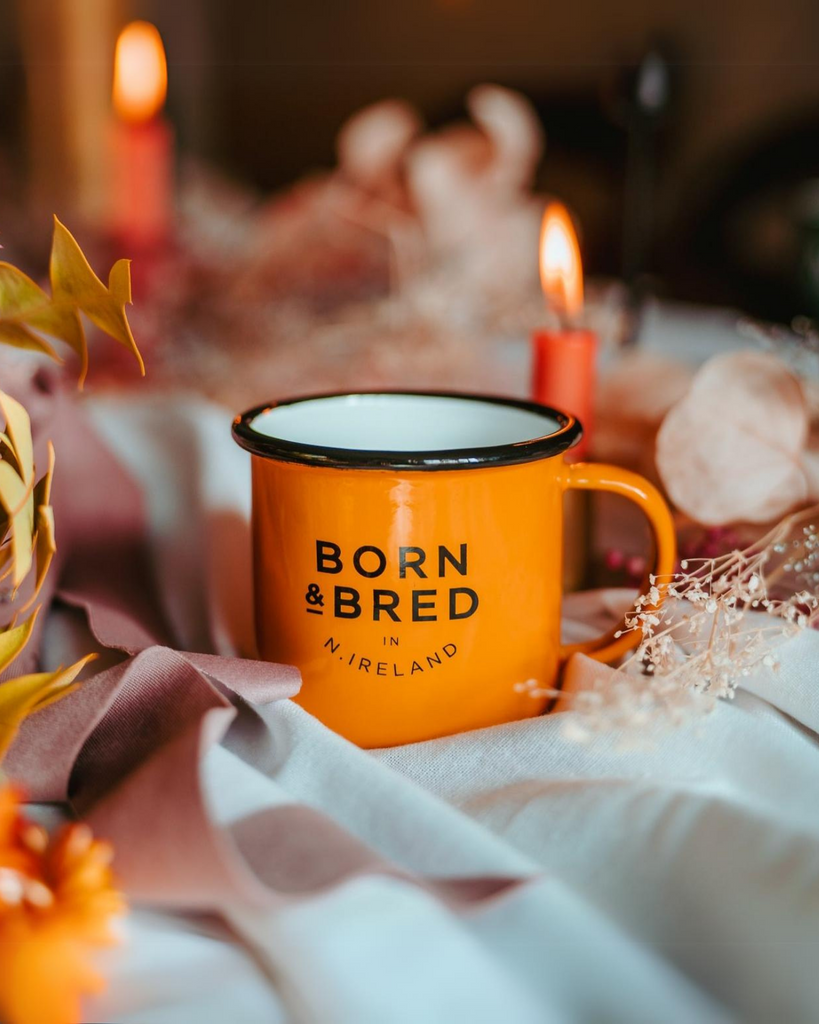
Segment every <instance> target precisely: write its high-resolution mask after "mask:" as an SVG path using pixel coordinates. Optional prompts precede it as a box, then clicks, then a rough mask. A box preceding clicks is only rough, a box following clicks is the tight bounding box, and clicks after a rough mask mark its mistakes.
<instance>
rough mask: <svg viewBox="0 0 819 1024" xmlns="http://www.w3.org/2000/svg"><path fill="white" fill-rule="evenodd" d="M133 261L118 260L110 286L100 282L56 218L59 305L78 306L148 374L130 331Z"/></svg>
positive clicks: (53, 269)
mask: <svg viewBox="0 0 819 1024" xmlns="http://www.w3.org/2000/svg"><path fill="white" fill-rule="evenodd" d="M130 268H131V261H130V260H117V262H116V263H115V264H114V265H113V267H112V268H111V273H110V274H109V276H108V287H107V288H106V287H105V285H104V284H103V283H102V281H100V279H99V278H98V277H97V275H96V274H95V273H94V271H93V270H92V269H91V266H90V264H89V262H88V260H87V259H86V258H85V255H84V254H83V251H82V249H81V248H80V247H79V245H78V244H77V240H76V239H75V238H74V236H73V235H72V234H71V232H70V231H69V230H68V228H67V227H66V226H65V225H64V224H62V223H61V222H60V221H59V220H58V219H57V217H55V218H54V240H53V242H52V245H51V266H50V276H51V292H52V297H53V301H54V303H55V305H56V306H57V308H65V307H72V306H73V307H75V308H77V309H79V310H81V311H82V312H83V313H85V315H86V316H87V317H88V319H89V320H90V321H91V322H92V323H94V324H96V326H97V327H99V328H100V330H102V331H105V333H106V334H108V335H109V336H110V337H112V338H113V339H114V340H115V341H118V342H119V343H120V344H121V345H124V346H125V347H126V348H127V349H129V350H130V351H131V352H132V353H133V355H134V356H135V358H136V360H137V362H138V363H139V369H140V373H142V375H143V376H144V375H145V364H144V362H143V361H142V356H141V355H140V352H139V349H138V348H137V346H136V342H135V341H134V336H133V334H132V333H131V327H130V325H129V323H128V318H127V317H126V315H125V307H126V305H130V303H131V269H130Z"/></svg>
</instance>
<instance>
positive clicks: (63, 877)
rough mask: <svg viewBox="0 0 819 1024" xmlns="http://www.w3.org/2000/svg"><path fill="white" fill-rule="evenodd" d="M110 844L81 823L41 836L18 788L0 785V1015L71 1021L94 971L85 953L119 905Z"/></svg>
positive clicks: (18, 1023) (108, 931)
mask: <svg viewBox="0 0 819 1024" xmlns="http://www.w3.org/2000/svg"><path fill="white" fill-rule="evenodd" d="M111 857H112V850H111V847H110V846H109V845H108V844H107V843H103V842H100V841H99V840H95V839H94V838H93V836H92V834H91V831H90V829H89V828H88V827H87V826H86V825H82V824H72V825H68V826H66V827H65V828H64V829H62V831H61V832H60V833H59V834H58V836H57V837H56V838H55V839H54V840H53V841H51V842H50V841H49V838H48V835H47V833H46V832H45V830H44V829H42V828H40V826H38V825H34V824H32V823H31V822H27V821H26V820H25V819H24V818H23V817H22V815H21V814H20V794H19V792H18V791H17V790H15V789H13V788H11V787H8V786H7V787H5V788H3V787H0V964H2V971H0V1020H2V1021H3V1022H4V1024H75V1022H77V1021H79V1020H80V1017H81V1009H80V998H81V996H82V995H84V994H86V993H92V992H97V991H99V990H100V988H101V987H102V979H101V978H100V976H99V974H98V973H97V972H96V971H95V970H94V969H93V968H92V966H91V964H90V953H91V951H92V950H93V949H94V948H95V947H98V946H104V945H110V944H112V943H113V942H115V941H116V936H115V933H114V930H113V928H112V922H113V920H114V919H115V918H117V917H119V916H120V915H121V914H122V913H123V912H124V909H125V904H124V901H123V899H122V897H121V896H120V895H119V893H118V892H116V890H115V889H114V888H113V885H112V876H111V869H110V863H111Z"/></svg>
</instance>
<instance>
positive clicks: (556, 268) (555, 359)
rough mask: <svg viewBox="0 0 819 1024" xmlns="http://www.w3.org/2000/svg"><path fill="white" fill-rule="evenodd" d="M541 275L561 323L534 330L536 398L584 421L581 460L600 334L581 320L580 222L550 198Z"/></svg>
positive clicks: (590, 420)
mask: <svg viewBox="0 0 819 1024" xmlns="http://www.w3.org/2000/svg"><path fill="white" fill-rule="evenodd" d="M540 280H541V284H542V286H543V293H544V295H545V296H546V298H547V299H548V301H549V305H550V306H551V307H552V308H554V309H555V310H556V311H557V313H558V315H559V316H560V319H561V326H560V327H558V328H552V329H547V328H544V329H542V330H536V331H535V332H534V333H533V335H532V349H533V365H532V397H533V398H534V400H535V401H536V402H543V404H544V405H553V406H555V407H556V408H558V409H562V410H563V411H565V412H570V413H572V415H574V416H576V417H577V418H578V419H579V420H580V422H581V424H582V426H583V439H582V440H581V442H580V444H579V445H578V446H577V447H576V448H574V449H573V450H572V452H571V453H570V457H571V458H575V459H579V458H583V456H584V455H585V454H586V452H587V450H588V447H589V443H590V441H591V437H592V434H593V431H594V394H595V384H596V372H597V335H596V334H595V333H594V332H593V331H590V330H588V329H586V328H583V327H580V326H578V325H577V324H578V320H579V319H580V316H581V314H582V312H583V266H582V263H581V261H580V247H579V246H578V244H577V235H576V234H575V230H574V226H573V225H572V222H571V218H570V217H569V214H568V212H567V210H566V208H565V207H564V206H562V205H561V204H560V203H550V204H549V205H548V206H547V207H546V211H545V213H544V215H543V226H542V228H541V233H540Z"/></svg>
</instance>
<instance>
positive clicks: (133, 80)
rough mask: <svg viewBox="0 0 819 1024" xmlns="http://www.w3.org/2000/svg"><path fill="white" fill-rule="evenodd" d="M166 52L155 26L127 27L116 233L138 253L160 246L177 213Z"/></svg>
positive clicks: (122, 45)
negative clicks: (166, 108)
mask: <svg viewBox="0 0 819 1024" xmlns="http://www.w3.org/2000/svg"><path fill="white" fill-rule="evenodd" d="M167 85H168V73H167V66H166V63H165V50H164V48H163V46H162V39H161V38H160V36H159V32H157V30H156V28H155V27H154V26H153V25H150V24H148V23H147V22H145V21H135V22H132V23H131V24H130V25H127V26H126V27H125V28H124V29H123V30H122V32H121V33H120V36H119V39H118V40H117V48H116V55H115V58H114V93H113V99H114V111H115V115H116V117H115V121H114V125H113V128H112V133H111V137H112V155H111V159H112V167H111V207H110V219H109V227H110V231H111V234H112V235H113V236H114V237H115V238H116V240H117V241H118V242H119V243H120V244H121V245H122V246H123V247H124V248H128V249H130V250H131V251H132V252H133V251H139V250H145V249H150V248H154V247H157V246H159V245H161V244H162V243H163V242H164V241H165V240H166V239H167V237H168V234H169V232H170V227H171V220H172V213H173V131H172V129H171V127H170V125H169V124H168V123H167V121H165V120H164V119H163V118H162V116H161V113H160V112H161V109H162V106H163V104H164V102H165V94H166V92H167Z"/></svg>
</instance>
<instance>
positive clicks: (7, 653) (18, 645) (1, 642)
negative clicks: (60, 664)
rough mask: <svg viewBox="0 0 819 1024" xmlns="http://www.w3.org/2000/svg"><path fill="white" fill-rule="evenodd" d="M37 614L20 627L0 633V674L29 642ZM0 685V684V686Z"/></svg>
mask: <svg viewBox="0 0 819 1024" xmlns="http://www.w3.org/2000/svg"><path fill="white" fill-rule="evenodd" d="M36 619H37V613H36V612H35V613H34V614H33V615H31V616H30V617H29V618H28V619H27V620H26V621H25V622H24V623H23V625H22V626H16V627H15V628H14V629H7V630H5V631H4V632H2V633H0V672H4V671H5V670H6V669H7V668H8V667H9V665H10V664H11V663H12V662H13V661H14V659H15V658H16V657H17V655H18V654H19V653H20V652H21V651H22V650H23V648H24V647H25V646H26V644H27V643H28V641H29V637H30V636H31V631H32V629H34V623H35V621H36ZM0 685H2V684H0Z"/></svg>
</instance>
